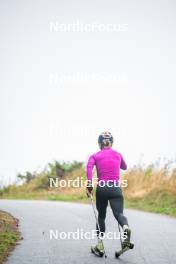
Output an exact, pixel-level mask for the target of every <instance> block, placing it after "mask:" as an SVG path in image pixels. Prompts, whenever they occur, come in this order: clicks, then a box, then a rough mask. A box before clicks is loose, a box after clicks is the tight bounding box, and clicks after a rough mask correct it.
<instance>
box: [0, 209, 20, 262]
mask: <svg viewBox="0 0 176 264" xmlns="http://www.w3.org/2000/svg"><path fill="white" fill-rule="evenodd" d="M20 238H21V235H20V232H19V231H18V220H17V219H15V218H14V217H13V216H12V215H10V214H9V213H7V212H4V211H0V264H2V263H3V262H4V261H5V260H6V258H7V257H8V255H9V253H10V252H11V251H12V250H13V248H14V246H15V245H16V244H17V241H18V240H19V239H20Z"/></svg>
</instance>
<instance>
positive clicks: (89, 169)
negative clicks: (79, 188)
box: [87, 155, 95, 182]
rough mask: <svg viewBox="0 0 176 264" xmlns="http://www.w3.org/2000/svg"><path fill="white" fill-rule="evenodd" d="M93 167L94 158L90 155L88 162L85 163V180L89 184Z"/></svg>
mask: <svg viewBox="0 0 176 264" xmlns="http://www.w3.org/2000/svg"><path fill="white" fill-rule="evenodd" d="M94 165H95V158H94V156H93V155H92V156H91V157H90V158H89V160H88V162H87V180H88V181H89V182H92V178H93V167H94Z"/></svg>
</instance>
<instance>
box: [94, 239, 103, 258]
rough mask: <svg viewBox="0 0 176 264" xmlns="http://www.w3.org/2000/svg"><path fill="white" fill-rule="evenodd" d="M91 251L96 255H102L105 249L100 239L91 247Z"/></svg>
mask: <svg viewBox="0 0 176 264" xmlns="http://www.w3.org/2000/svg"><path fill="white" fill-rule="evenodd" d="M91 252H92V253H93V254H95V255H96V256H98V257H103V255H104V254H105V250H104V245H103V242H102V240H99V241H98V244H97V245H96V246H92V247H91Z"/></svg>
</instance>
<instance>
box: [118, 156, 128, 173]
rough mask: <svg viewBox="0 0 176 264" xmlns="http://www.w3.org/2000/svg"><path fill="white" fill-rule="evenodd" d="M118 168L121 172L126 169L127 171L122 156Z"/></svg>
mask: <svg viewBox="0 0 176 264" xmlns="http://www.w3.org/2000/svg"><path fill="white" fill-rule="evenodd" d="M120 168H121V169H122V170H126V169H127V164H126V162H125V160H124V158H123V156H122V155H121V162H120Z"/></svg>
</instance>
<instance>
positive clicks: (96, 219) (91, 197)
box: [90, 194, 107, 259]
mask: <svg viewBox="0 0 176 264" xmlns="http://www.w3.org/2000/svg"><path fill="white" fill-rule="evenodd" d="M90 199H91V204H92V208H93V212H94V216H95V221H96V225H97V227H98V232H99V234H100V233H101V231H100V225H99V222H98V217H97V214H96V209H95V206H94V201H93V195H92V194H90ZM99 239H100V238H99V237H98V240H99ZM101 242H102V244H103V247H104V243H103V240H102V239H101ZM104 253H105V254H104V257H105V259H106V258H107V255H106V251H105V247H104Z"/></svg>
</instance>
